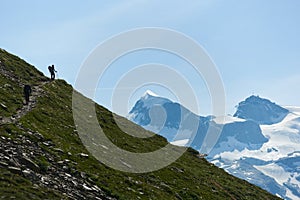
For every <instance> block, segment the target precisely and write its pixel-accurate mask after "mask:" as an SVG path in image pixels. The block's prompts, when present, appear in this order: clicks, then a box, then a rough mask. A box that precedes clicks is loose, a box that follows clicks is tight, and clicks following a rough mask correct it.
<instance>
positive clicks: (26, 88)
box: [24, 85, 32, 105]
mask: <svg viewBox="0 0 300 200" xmlns="http://www.w3.org/2000/svg"><path fill="white" fill-rule="evenodd" d="M31 92H32V90H31V87H30V85H24V97H25V105H28V103H29V96H30V94H31Z"/></svg>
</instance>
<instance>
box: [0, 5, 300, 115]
mask: <svg viewBox="0 0 300 200" xmlns="http://www.w3.org/2000/svg"><path fill="white" fill-rule="evenodd" d="M0 1H1V4H0V5H1V6H0V7H1V12H0V24H1V29H0V48H3V49H5V50H7V51H8V52H11V53H13V54H16V55H18V56H19V57H21V58H23V59H25V60H26V61H27V62H28V63H30V64H32V65H34V66H36V67H37V68H38V69H39V70H40V71H42V72H43V73H44V74H45V75H47V76H49V72H48V71H47V66H48V65H50V64H54V65H55V66H56V69H57V70H58V77H59V78H61V79H65V80H66V81H67V82H68V83H70V84H72V85H75V83H76V78H77V75H78V73H79V72H80V69H81V66H82V65H83V63H84V62H85V60H86V59H87V58H89V55H90V54H91V53H92V52H93V51H94V50H95V49H96V48H97V47H98V46H99V45H100V44H102V43H103V42H104V41H106V40H107V39H108V38H111V37H113V36H116V35H118V34H120V33H124V32H126V31H129V30H132V29H137V28H143V27H159V28H164V29H169V30H174V31H177V32H180V33H182V34H184V35H186V36H188V37H190V38H192V39H193V40H195V41H196V42H197V43H198V44H200V45H201V46H202V47H203V49H204V50H205V51H206V53H207V54H208V56H209V57H210V58H211V59H212V60H213V62H214V63H215V65H216V67H217V70H218V71H219V74H220V76H221V79H222V81H223V85H224V88H225V94H226V112H227V114H233V113H234V111H235V106H236V105H237V104H238V103H239V102H241V101H242V100H244V99H245V98H247V97H248V96H250V95H253V94H254V95H259V96H261V97H264V98H268V99H270V100H271V101H273V102H276V103H278V104H280V105H295V106H300V92H299V91H300V37H299V35H300V26H299V24H300V12H299V9H300V1H298V0H288V1H282V0H264V1H261V0H244V1H237V0H207V1H202V0H201V1H200V0H190V1H179V0H172V1H171V0H166V1H158V0H151V1H150V0H148V1H143V0H132V1H103V0H101V1H100V0H87V1H79V0H72V1H71V0H64V1H58V0H52V1H39V0H27V1H22V0H0ZM83 2H84V3H83ZM149 63H160V64H162V65H167V66H169V67H170V68H172V69H174V70H175V71H176V72H178V73H179V74H180V75H181V76H183V77H184V78H185V79H186V80H187V81H188V82H189V84H190V85H191V87H192V88H193V89H194V91H195V96H196V98H197V101H198V104H197V106H196V107H197V108H198V110H195V109H194V107H195V105H192V104H194V103H193V102H192V101H191V102H189V101H186V102H183V104H184V106H186V107H187V108H190V109H192V111H194V112H195V113H197V114H201V115H208V114H210V113H211V106H212V105H211V96H210V93H209V91H208V89H207V87H206V86H207V85H206V83H205V78H203V77H196V76H195V73H193V70H192V69H191V66H189V64H188V63H186V62H185V61H183V60H182V59H180V58H179V57H178V56H174V55H172V54H170V53H166V52H162V51H151V50H144V51H137V52H133V53H131V54H128V55H125V56H122V57H120V58H118V59H117V60H116V61H115V62H113V63H112V64H111V66H109V69H108V70H107V71H106V72H105V74H104V75H103V76H102V77H99V85H98V87H97V88H96V89H95V94H94V97H91V98H94V99H95V101H97V102H98V103H100V104H101V105H103V106H105V107H107V108H109V109H110V110H112V111H114V112H116V113H118V114H121V115H123V116H125V115H126V114H127V113H126V112H125V111H124V109H120V105H122V106H123V107H124V106H125V107H127V110H129V109H130V108H131V107H132V106H133V104H134V103H135V102H136V101H137V100H138V99H139V98H140V96H141V95H142V94H143V93H144V92H145V91H146V90H147V89H151V90H153V91H154V92H155V93H157V94H158V95H160V96H164V97H167V98H170V99H172V100H174V101H179V100H180V97H178V95H177V94H176V91H175V92H174V91H171V90H170V88H168V86H167V85H162V84H159V83H154V84H145V85H140V87H139V88H136V89H135V91H134V93H132V95H131V96H130V98H129V99H128V98H127V97H126V98H125V97H124V98H113V94H114V92H116V91H114V87H115V86H116V84H117V83H118V81H120V80H121V79H122V77H124V76H125V75H126V74H127V73H128V72H129V71H130V70H133V69H135V68H136V67H137V66H141V65H143V64H149ZM168 78H170V77H167V76H166V79H168ZM170 79H172V77H171V78H170ZM86 81H88V80H86ZM174 81H175V80H174ZM174 81H173V82H174ZM101 84H102V85H101ZM178 84H179V83H178ZM100 85H101V87H100ZM113 105H118V106H113ZM125 110H126V109H125Z"/></svg>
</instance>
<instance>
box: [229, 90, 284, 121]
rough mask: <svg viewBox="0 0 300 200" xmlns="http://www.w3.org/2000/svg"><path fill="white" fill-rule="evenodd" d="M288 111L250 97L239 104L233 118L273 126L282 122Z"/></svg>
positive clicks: (258, 98) (256, 97)
mask: <svg viewBox="0 0 300 200" xmlns="http://www.w3.org/2000/svg"><path fill="white" fill-rule="evenodd" d="M288 113H289V111H288V110H287V109H285V108H282V107H280V106H278V105H276V104H275V103H272V102H271V101H270V100H268V99H262V98H260V97H258V96H254V95H252V96H250V97H249V98H247V99H246V100H245V101H243V102H241V103H239V105H238V108H237V111H236V113H235V114H234V115H233V116H234V117H238V118H242V119H248V120H253V121H255V122H256V123H258V124H275V123H278V122H280V121H282V120H283V119H284V118H285V117H286V115H287V114H288Z"/></svg>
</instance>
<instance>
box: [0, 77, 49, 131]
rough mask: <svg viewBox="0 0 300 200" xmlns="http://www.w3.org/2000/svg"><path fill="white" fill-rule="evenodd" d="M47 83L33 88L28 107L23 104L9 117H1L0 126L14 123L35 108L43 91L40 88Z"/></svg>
mask: <svg viewBox="0 0 300 200" xmlns="http://www.w3.org/2000/svg"><path fill="white" fill-rule="evenodd" d="M47 83H48V82H42V83H41V84H40V85H35V86H33V87H32V93H31V95H30V101H29V103H28V105H25V104H24V105H23V107H22V108H21V109H19V110H17V111H16V113H15V114H13V115H12V116H10V117H3V118H2V119H1V120H0V125H2V124H10V123H16V122H17V121H18V120H19V119H20V118H21V117H23V116H24V115H26V114H27V113H28V112H30V111H31V110H32V109H33V108H34V107H35V106H36V102H37V98H38V97H40V96H42V95H43V92H44V91H43V89H42V87H43V86H44V85H45V84H47Z"/></svg>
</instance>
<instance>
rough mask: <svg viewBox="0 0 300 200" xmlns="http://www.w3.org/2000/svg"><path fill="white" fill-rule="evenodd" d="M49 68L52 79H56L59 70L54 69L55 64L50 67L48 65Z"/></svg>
mask: <svg viewBox="0 0 300 200" xmlns="http://www.w3.org/2000/svg"><path fill="white" fill-rule="evenodd" d="M48 70H49V72H50V74H51V80H54V79H55V72H57V71H56V70H55V69H54V65H52V66H49V67H48Z"/></svg>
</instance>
